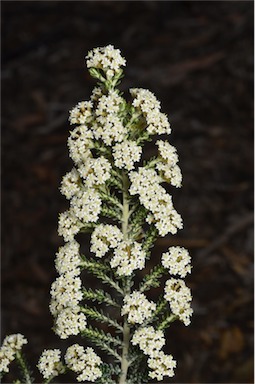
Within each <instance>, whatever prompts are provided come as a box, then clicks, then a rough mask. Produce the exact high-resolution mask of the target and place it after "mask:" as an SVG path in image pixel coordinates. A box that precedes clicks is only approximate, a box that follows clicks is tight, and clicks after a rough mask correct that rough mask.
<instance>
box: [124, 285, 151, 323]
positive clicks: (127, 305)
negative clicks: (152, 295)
mask: <svg viewBox="0 0 255 384" xmlns="http://www.w3.org/2000/svg"><path fill="white" fill-rule="evenodd" d="M155 309H156V304H155V303H153V302H150V301H149V300H148V299H147V298H146V296H145V295H144V293H141V292H139V291H134V292H133V293H131V294H130V295H126V296H125V297H124V305H123V307H122V310H121V314H122V316H123V315H127V319H128V322H129V323H130V324H142V323H143V322H144V320H146V319H149V318H150V317H151V316H152V314H153V311H155Z"/></svg>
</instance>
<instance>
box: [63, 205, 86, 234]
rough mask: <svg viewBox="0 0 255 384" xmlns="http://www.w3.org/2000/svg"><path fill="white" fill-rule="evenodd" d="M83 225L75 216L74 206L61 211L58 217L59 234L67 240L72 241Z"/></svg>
mask: <svg viewBox="0 0 255 384" xmlns="http://www.w3.org/2000/svg"><path fill="white" fill-rule="evenodd" d="M82 227H83V224H82V222H81V221H80V220H78V218H77V217H76V216H75V214H74V211H73V209H72V208H70V209H69V210H68V211H65V212H62V213H60V215H59V219H58V234H59V236H63V238H64V240H65V241H72V240H73V239H74V236H75V235H77V233H78V232H79V231H80V229H81V228H82Z"/></svg>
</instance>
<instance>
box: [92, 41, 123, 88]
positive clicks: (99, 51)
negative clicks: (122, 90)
mask: <svg viewBox="0 0 255 384" xmlns="http://www.w3.org/2000/svg"><path fill="white" fill-rule="evenodd" d="M85 59H86V64H87V68H88V69H89V73H90V75H91V76H92V77H94V78H96V79H98V80H100V81H101V82H103V83H105V82H110V83H113V86H115V85H116V84H117V82H118V80H119V79H120V78H121V77H122V69H121V67H123V66H125V65H126V60H125V58H124V57H122V56H121V52H120V50H119V49H116V48H114V46H113V45H107V46H106V47H98V48H94V49H92V50H91V51H89V52H88V54H87V56H86V57H85Z"/></svg>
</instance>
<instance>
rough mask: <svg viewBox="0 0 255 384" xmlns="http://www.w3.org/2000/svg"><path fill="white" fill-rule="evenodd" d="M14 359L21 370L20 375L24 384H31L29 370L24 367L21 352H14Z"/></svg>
mask: <svg viewBox="0 0 255 384" xmlns="http://www.w3.org/2000/svg"><path fill="white" fill-rule="evenodd" d="M16 358H17V360H18V363H19V365H20V367H21V370H22V373H23V375H24V380H25V383H26V384H32V382H33V380H32V378H31V377H30V373H29V369H28V367H27V365H26V362H25V360H24V359H23V356H22V354H21V352H16Z"/></svg>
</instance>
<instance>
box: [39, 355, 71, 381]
mask: <svg viewBox="0 0 255 384" xmlns="http://www.w3.org/2000/svg"><path fill="white" fill-rule="evenodd" d="M60 360H61V352H60V350H59V349H48V350H46V349H45V350H44V351H43V353H42V354H41V357H40V359H39V361H38V365H37V367H38V369H39V371H40V372H41V374H42V376H43V377H44V378H45V379H49V378H50V377H55V376H58V375H59V374H61V373H64V372H65V368H64V366H63V364H62V363H61V361H60Z"/></svg>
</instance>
